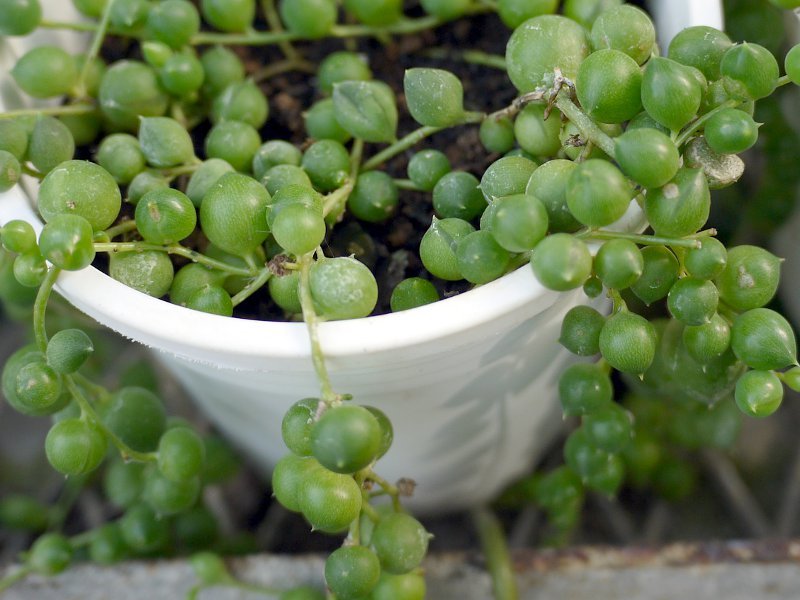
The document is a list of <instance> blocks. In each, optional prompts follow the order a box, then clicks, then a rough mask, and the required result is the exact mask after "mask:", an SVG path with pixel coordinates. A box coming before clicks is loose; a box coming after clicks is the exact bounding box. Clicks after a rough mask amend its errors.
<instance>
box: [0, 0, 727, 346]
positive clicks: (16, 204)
mask: <svg viewBox="0 0 800 600" xmlns="http://www.w3.org/2000/svg"><path fill="white" fill-rule="evenodd" d="M655 4H656V8H657V7H658V6H660V5H662V4H664V3H660V4H659V3H655ZM672 4H680V5H681V6H683V5H684V4H685V5H686V6H687V7H688V8H686V10H687V11H688V12H685V13H684V14H686V15H689V16H688V17H684V19H685V20H684V21H683V22H684V23H687V22H691V23H706V24H716V25H721V12H720V5H719V2H704V3H703V7H704V8H705V9H706V10H704V11H700V12H701V13H702V14H698V11H697V3H694V2H692V0H683V1H682V2H674V0H669V2H668V5H669V9H670V10H674V9H676V8H677V7H676V6H672ZM658 12H659V11H656V14H658ZM674 18H675V17H674V16H673V15H670V17H666V20H668V21H670V25H672V26H674V25H675V23H674V22H672V20H673V19H674ZM659 25H661V23H660V24H659ZM665 30H666V31H671V30H670V29H669V27H665ZM3 104H4V103H3V99H2V97H0V109H2V105H3ZM17 218H22V219H25V220H28V221H29V222H31V223H32V224H33V225H34V228H35V229H36V230H37V233H38V231H39V230H40V229H41V226H42V223H41V220H40V219H39V217H38V215H37V213H36V211H35V210H34V209H33V207H32V203H31V201H30V200H29V199H28V196H27V195H26V194H25V193H24V192H23V190H21V188H20V186H16V187H15V188H13V189H12V190H10V191H9V192H6V193H5V194H0V223H5V222H7V221H9V220H11V219H17ZM645 225H646V221H645V218H644V214H643V212H642V211H641V209H640V208H639V207H638V205H637V204H636V202H635V201H634V202H632V203H631V206H630V208H629V210H628V212H627V213H626V215H625V216H624V217H623V218H622V219H620V221H618V222H617V223H616V224H615V228H617V229H620V230H627V231H633V230H637V231H638V230H641V229H643V228H644V226H645ZM56 290H57V291H58V292H59V293H60V294H61V295H62V296H64V297H65V298H66V299H67V300H68V301H69V302H70V303H72V304H73V305H74V306H75V307H76V308H78V309H79V310H81V311H82V312H84V313H86V314H88V315H89V316H91V317H92V318H94V319H96V320H97V321H99V322H100V323H102V324H103V325H106V326H108V327H110V328H111V329H114V330H115V331H117V332H119V333H121V334H122V335H125V336H126V337H128V338H132V339H135V340H137V341H140V342H142V343H144V344H146V345H148V346H155V347H158V348H160V349H163V350H166V351H168V352H172V353H175V354H178V355H182V356H187V357H192V356H204V355H207V354H208V353H209V352H212V353H217V354H220V353H221V354H227V355H230V356H233V355H247V356H250V357H253V356H264V357H275V358H290V359H291V358H303V357H307V356H308V355H309V353H310V342H309V339H308V333H307V330H306V325H305V324H304V323H302V322H294V323H288V322H277V321H257V320H249V319H242V318H231V317H222V316H218V315H212V314H207V313H202V312H199V311H193V310H191V309H187V308H185V307H181V306H178V305H175V304H172V303H170V302H168V301H164V300H161V299H158V298H153V297H151V296H148V295H146V294H144V293H141V292H138V291H136V290H134V289H132V288H129V287H127V286H126V285H124V284H122V283H120V282H118V281H116V280H114V279H112V278H111V277H109V276H108V275H106V274H104V273H103V272H101V271H99V270H98V269H96V268H95V267H88V268H86V269H83V270H82V271H77V272H64V273H62V274H61V276H60V277H59V279H58V283H57V285H56ZM548 294H549V295H551V296H552V301H557V297H556V296H557V293H556V292H552V291H550V290H547V289H546V288H544V287H543V286H542V285H541V284H540V283H539V282H538V281H537V280H536V278H535V276H534V274H533V272H532V269H531V268H530V266H528V265H523V266H522V267H520V268H519V269H517V270H515V271H514V272H512V273H509V274H506V275H505V276H503V277H501V278H500V279H497V280H495V281H492V282H491V283H488V284H485V285H482V286H479V287H476V288H474V289H472V290H469V291H467V292H463V293H461V294H458V295H456V296H453V297H450V298H445V299H442V300H440V301H438V302H434V303H432V304H428V305H425V306H421V307H418V308H414V309H410V310H406V311H402V312H397V313H389V314H384V315H377V316H371V317H366V318H362V319H353V320H346V321H330V322H324V323H321V324H320V325H319V333H320V337H321V338H323V341H324V345H325V354H326V356H328V357H346V356H357V355H364V354H368V353H375V352H386V351H393V350H398V349H400V348H406V347H413V346H416V345H420V344H425V343H430V342H432V341H434V340H437V339H441V338H445V337H448V336H451V335H453V334H455V333H457V332H459V331H463V330H469V329H473V328H478V327H480V326H482V325H485V324H487V323H489V322H491V321H493V320H494V319H496V318H498V317H500V316H501V315H505V314H508V313H510V312H513V311H515V310H517V309H519V308H520V307H521V306H523V305H525V304H528V303H530V302H534V301H537V300H542V299H543V298H545V297H546V296H547V295H548ZM550 304H552V302H548V303H546V304H543V306H549V305H550ZM141 315H146V318H141Z"/></svg>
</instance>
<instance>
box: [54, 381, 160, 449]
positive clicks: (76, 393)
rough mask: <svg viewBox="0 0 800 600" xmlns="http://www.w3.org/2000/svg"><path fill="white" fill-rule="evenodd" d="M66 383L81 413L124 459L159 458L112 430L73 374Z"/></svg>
mask: <svg viewBox="0 0 800 600" xmlns="http://www.w3.org/2000/svg"><path fill="white" fill-rule="evenodd" d="M64 383H65V385H66V386H67V389H68V390H69V393H70V394H72V397H73V398H74V399H75V402H77V403H78V406H79V407H80V409H81V413H82V414H83V415H85V416H86V417H87V418H88V419H89V420H91V421H92V423H94V424H95V426H96V427H98V428H99V429H100V430H101V431H102V432H103V433H104V434H105V435H106V436H107V437H108V439H109V440H110V441H111V443H112V444H114V446H115V447H116V448H117V450H119V453H120V455H121V456H122V459H123V460H135V461H138V462H155V461H156V460H157V459H158V455H157V454H156V453H155V452H139V451H138V450H134V449H133V448H131V447H130V446H128V445H127V444H126V443H125V442H123V441H122V440H121V439H120V438H119V437H118V436H117V434H115V433H114V432H113V431H111V430H110V429H109V428H108V427H106V425H105V423H103V421H102V419H100V417H99V416H97V413H96V412H95V410H94V408H93V407H92V404H91V402H89V400H88V399H87V398H86V396H84V394H83V390H81V389H80V387H78V385H77V384H76V383H75V380H74V379H73V378H72V376H71V375H65V376H64Z"/></svg>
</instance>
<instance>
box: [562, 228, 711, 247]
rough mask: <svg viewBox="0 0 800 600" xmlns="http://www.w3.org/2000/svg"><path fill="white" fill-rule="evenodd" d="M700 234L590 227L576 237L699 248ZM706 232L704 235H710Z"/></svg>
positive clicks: (645, 244) (647, 244) (646, 244)
mask: <svg viewBox="0 0 800 600" xmlns="http://www.w3.org/2000/svg"><path fill="white" fill-rule="evenodd" d="M698 235H699V234H695V236H693V237H688V238H667V237H661V236H657V235H646V234H637V233H624V232H621V231H605V230H603V229H589V230H585V231H581V232H580V233H576V234H575V237H577V238H581V239H584V240H587V239H588V240H630V241H631V242H636V243H637V244H642V245H644V246H675V247H678V248H699V247H700V241H699V240H698V239H697V236H698ZM709 235H712V234H706V235H705V236H702V237H708V236H709Z"/></svg>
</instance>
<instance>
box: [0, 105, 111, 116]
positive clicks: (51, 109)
mask: <svg viewBox="0 0 800 600" xmlns="http://www.w3.org/2000/svg"><path fill="white" fill-rule="evenodd" d="M94 110H95V106H94V104H71V105H61V106H48V107H44V108H21V109H19V110H9V111H7V112H2V113H0V119H16V118H17V117H36V116H38V115H52V116H58V115H86V114H89V113H92V112H94Z"/></svg>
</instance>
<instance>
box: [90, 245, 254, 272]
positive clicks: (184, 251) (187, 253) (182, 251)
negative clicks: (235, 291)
mask: <svg viewBox="0 0 800 600" xmlns="http://www.w3.org/2000/svg"><path fill="white" fill-rule="evenodd" d="M94 249H95V252H109V253H113V252H142V251H145V250H157V251H159V252H166V253H167V254H175V255H177V256H183V257H184V258H188V259H189V260H191V261H192V262H196V263H200V264H202V265H205V266H207V267H211V268H212V269H218V270H220V271H225V272H226V273H230V274H231V275H241V276H243V277H252V276H254V275H256V269H243V268H241V267H234V266H233V265H229V264H228V263H225V262H222V261H220V260H216V259H214V258H211V257H208V256H206V255H205V254H200V253H199V252H197V251H196V250H192V249H191V248H186V247H184V246H181V245H180V244H170V245H166V246H161V245H159V244H148V243H147V242H96V243H95V244H94Z"/></svg>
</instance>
